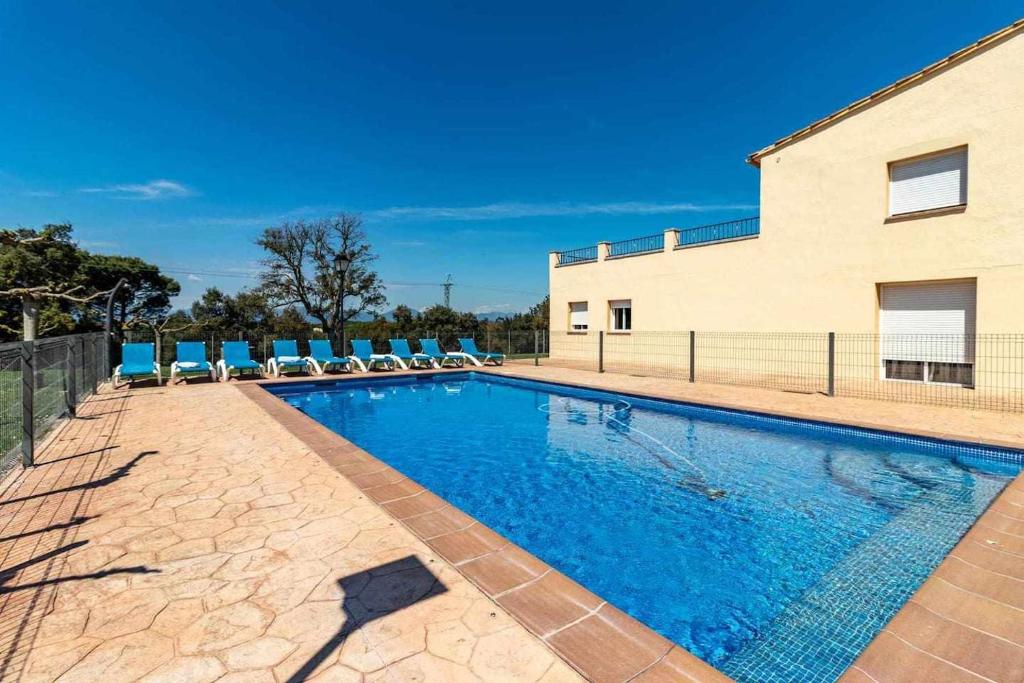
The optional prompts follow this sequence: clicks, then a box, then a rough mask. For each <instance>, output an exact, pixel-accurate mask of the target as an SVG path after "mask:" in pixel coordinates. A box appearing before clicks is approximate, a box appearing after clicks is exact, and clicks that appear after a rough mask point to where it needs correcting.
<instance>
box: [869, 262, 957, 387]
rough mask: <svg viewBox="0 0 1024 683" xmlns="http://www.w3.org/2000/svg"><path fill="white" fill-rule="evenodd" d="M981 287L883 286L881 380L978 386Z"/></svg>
mask: <svg viewBox="0 0 1024 683" xmlns="http://www.w3.org/2000/svg"><path fill="white" fill-rule="evenodd" d="M976 289H977V287H976V283H975V281H973V280H948V281H945V282H942V281H940V282H906V283H898V284H896V283H894V284H888V285H882V286H881V301H880V304H881V306H880V310H879V321H878V323H879V324H878V328H879V332H880V333H881V348H880V351H881V358H882V371H883V375H882V376H883V377H884V378H885V379H896V380H903V381H914V382H937V383H942V384H960V385H963V386H973V385H974V330H975V312H976V308H977V306H976Z"/></svg>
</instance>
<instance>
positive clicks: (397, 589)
mask: <svg viewBox="0 0 1024 683" xmlns="http://www.w3.org/2000/svg"><path fill="white" fill-rule="evenodd" d="M338 586H339V587H341V590H342V592H343V593H344V595H345V598H344V600H343V601H342V603H341V611H342V614H343V615H344V617H345V621H344V622H342V624H341V628H339V629H338V632H337V633H335V634H334V635H333V636H331V638H330V639H329V640H328V641H327V642H326V643H324V644H323V646H321V648H320V649H319V650H317V652H316V653H315V654H314V655H313V656H312V657H310V658H309V660H308V661H307V662H306V663H305V664H303V665H302V666H301V667H299V670H298V671H296V672H295V673H294V674H292V675H291V677H289V678H288V683H299V681H305V680H306V679H307V678H309V676H311V675H312V674H313V672H314V671H316V668H317V667H318V666H320V665H321V664H323V662H324V661H326V659H327V658H328V657H330V656H331V654H332V653H334V652H335V651H336V650H337V649H338V648H340V647H341V646H342V644H343V643H344V642H345V639H346V638H348V636H349V635H351V634H352V633H353V632H355V631H356V630H357V629H359V628H360V627H362V626H365V625H366V624H369V623H370V622H372V621H375V620H377V619H382V618H384V617H386V616H388V615H389V614H394V613H395V612H398V611H399V610H403V609H405V608H406V607H411V606H412V605H415V604H416V603H418V602H421V601H423V600H427V599H429V598H432V597H435V596H438V595H442V594H444V593H447V592H448V588H447V587H445V585H444V584H443V583H441V580H440V579H438V578H437V577H436V576H434V574H433V572H431V571H430V570H429V569H428V568H427V567H426V565H424V564H423V563H422V562H420V560H419V558H418V557H416V556H415V555H409V556H407V557H403V558H401V559H399V560H394V561H393V562H388V563H386V564H381V565H377V566H376V567H371V568H370V569H365V570H363V571H361V572H356V573H355V574H349V575H348V576H345V577H342V578H341V579H338Z"/></svg>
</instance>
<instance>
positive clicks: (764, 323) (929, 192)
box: [549, 19, 1024, 385]
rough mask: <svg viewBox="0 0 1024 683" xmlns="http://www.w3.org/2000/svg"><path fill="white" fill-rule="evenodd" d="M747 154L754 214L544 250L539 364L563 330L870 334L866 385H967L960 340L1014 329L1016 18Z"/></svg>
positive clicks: (1022, 78)
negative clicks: (872, 351) (756, 191)
mask: <svg viewBox="0 0 1024 683" xmlns="http://www.w3.org/2000/svg"><path fill="white" fill-rule="evenodd" d="M747 161H748V162H749V163H750V164H752V165H754V166H755V167H757V168H759V169H760V173H761V200H760V205H761V209H760V214H761V215H760V218H759V219H757V218H752V219H747V220H745V221H735V222H731V223H726V224H719V225H714V226H703V227H697V228H693V229H683V230H678V229H669V230H666V231H665V232H664V233H663V234H658V235H653V236H649V237H644V238H639V239H636V240H625V241H622V242H611V243H609V242H600V243H597V244H596V245H595V246H591V247H586V248H583V249H576V250H571V251H563V252H552V253H551V255H550V268H549V271H550V273H549V274H550V289H551V331H552V348H551V351H552V355H553V356H558V355H559V353H564V354H567V355H571V353H572V351H571V349H572V348H581V346H580V344H581V343H582V342H581V341H580V340H578V339H570V335H569V334H566V333H572V332H575V333H579V334H581V335H582V334H586V335H590V336H594V335H595V333H597V332H599V331H603V332H605V333H606V339H610V338H611V336H612V335H614V334H616V333H618V334H623V335H628V334H632V335H634V336H636V335H637V333H638V332H654V331H665V332H671V331H686V330H691V329H693V330H708V331H721V332H753V333H767V332H775V333H781V332H787V333H790V332H827V331H835V332H838V333H872V334H877V335H880V337H879V338H880V341H879V342H878V343H877V347H878V348H877V349H876V353H877V355H878V357H877V359H876V361H877V366H878V368H879V371H880V373H881V377H882V379H902V380H918V379H921V380H923V381H932V382H949V383H955V384H965V385H971V384H972V383H973V376H974V374H975V368H974V367H973V365H974V363H975V358H974V348H973V341H972V339H973V335H974V334H975V333H976V334H978V335H983V334H990V333H1004V332H1021V331H1024V19H1022V20H1020V21H1017V22H1015V23H1014V24H1013V25H1011V26H1009V27H1007V28H1005V29H1003V30H1001V31H998V32H996V33H993V34H992V35H989V36H987V37H985V38H983V39H981V40H979V41H978V42H977V43H975V44H973V45H971V46H969V47H966V48H964V49H962V50H960V51H958V52H956V53H954V54H952V55H950V56H949V57H947V58H945V59H943V60H941V61H940V62H937V63H935V64H932V65H931V66H928V67H926V68H925V69H922V70H921V71H919V72H917V73H915V74H913V75H911V76H908V77H907V78H904V79H902V80H900V81H898V82H897V83H894V84H893V85H891V86H889V87H887V88H884V89H882V90H880V91H878V92H875V93H873V94H871V95H869V96H868V97H865V98H863V99H861V100H858V101H856V102H854V103H853V104H851V105H849V106H848V107H846V108H844V109H843V110H841V111H838V112H836V113H834V114H832V115H830V116H828V117H826V118H824V119H821V120H820V121H817V122H816V123H813V124H811V125H810V126H808V127H806V128H803V129H801V130H798V131H796V132H795V133H793V134H791V135H789V136H787V137H785V138H783V139H781V140H779V141H778V142H775V143H773V144H771V145H769V146H768V147H765V148H764V149H762V150H760V151H757V152H755V153H753V154H751V155H750V157H749V158H748V159H747ZM595 237H599V236H595ZM560 333H562V334H560ZM918 335H943V339H944V341H943V343H942V344H941V347H942V348H941V349H939V350H936V345H935V344H932V345H931V347H930V348H929V349H927V350H926V349H924V348H923V347H922V344H923V343H924V342H923V341H922V340H923V339H924V337H918ZM957 337H959V338H960V341H959V342H957V341H956V338H957ZM915 338H916V341H915ZM559 339H562V340H563V341H562V342H561V344H562V348H561V350H560V348H559V341H558V340H559ZM613 341H614V340H613Z"/></svg>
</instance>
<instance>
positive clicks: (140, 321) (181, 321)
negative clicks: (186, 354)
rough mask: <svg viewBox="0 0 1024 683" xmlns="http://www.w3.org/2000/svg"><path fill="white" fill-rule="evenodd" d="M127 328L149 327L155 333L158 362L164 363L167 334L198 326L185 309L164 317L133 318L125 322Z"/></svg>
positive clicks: (155, 350) (154, 339) (154, 341)
mask: <svg viewBox="0 0 1024 683" xmlns="http://www.w3.org/2000/svg"><path fill="white" fill-rule="evenodd" d="M124 326H125V328H132V327H148V328H149V331H150V332H151V333H152V334H153V344H154V353H155V354H156V362H157V363H162V362H163V361H162V360H161V359H162V358H163V350H162V342H163V337H164V335H165V334H174V333H175V332H183V331H185V330H187V329H189V328H190V327H195V326H196V321H195V320H193V319H192V318H191V317H190V316H189V314H188V313H186V312H185V311H175V312H174V313H171V314H170V315H168V316H165V317H163V318H151V317H145V318H131V319H129V320H128V321H126V322H125V324H124Z"/></svg>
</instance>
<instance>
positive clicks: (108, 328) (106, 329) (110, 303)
mask: <svg viewBox="0 0 1024 683" xmlns="http://www.w3.org/2000/svg"><path fill="white" fill-rule="evenodd" d="M126 284H128V280H126V279H124V278H121V279H120V280H118V281H117V284H116V285H114V288H113V289H112V290H110V295H109V296H108V297H107V319H106V320H104V321H103V339H104V340H105V342H106V343H105V348H106V350H107V353H106V354H105V358H106V362H105V363H104V364H103V374H104V376H105V377H107V378H109V377H110V354H111V353H113V344H111V343H110V342H111V341H112V339H111V337H112V336H113V322H114V297H115V296H117V293H118V292H119V291H121V288H122V287H124V286H125V285H126Z"/></svg>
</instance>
